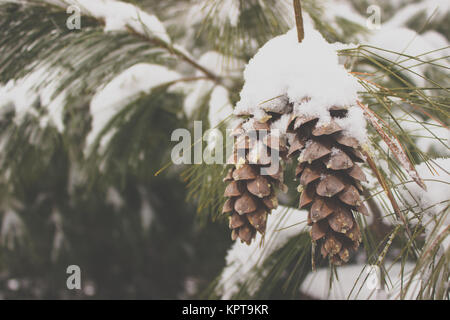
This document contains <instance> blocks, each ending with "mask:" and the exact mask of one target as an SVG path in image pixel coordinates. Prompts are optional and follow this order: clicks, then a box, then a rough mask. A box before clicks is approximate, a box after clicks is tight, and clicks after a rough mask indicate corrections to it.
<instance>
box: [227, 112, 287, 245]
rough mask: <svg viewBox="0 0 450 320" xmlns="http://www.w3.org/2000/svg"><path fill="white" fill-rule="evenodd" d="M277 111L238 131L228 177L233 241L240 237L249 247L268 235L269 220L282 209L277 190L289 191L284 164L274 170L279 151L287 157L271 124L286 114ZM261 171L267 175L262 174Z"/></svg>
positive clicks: (283, 145)
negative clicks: (275, 211)
mask: <svg viewBox="0 0 450 320" xmlns="http://www.w3.org/2000/svg"><path fill="white" fill-rule="evenodd" d="M277 111H278V113H277V112H268V113H267V117H266V119H267V118H268V120H266V119H265V120H266V121H257V120H254V119H253V118H249V119H248V120H246V121H245V122H243V123H241V124H240V125H239V126H238V127H237V128H236V129H235V130H234V135H235V136H236V140H235V144H234V150H233V154H232V156H231V158H230V159H229V160H228V162H227V163H228V164H234V167H233V168H232V169H230V170H229V171H228V173H227V175H226V177H225V178H224V181H226V182H228V186H227V187H226V189H225V194H224V195H225V197H227V198H228V199H227V200H226V202H225V204H224V206H223V210H222V213H223V214H229V227H230V229H232V233H231V238H232V239H233V240H236V239H237V238H240V239H241V242H245V243H246V244H250V243H251V242H252V240H253V239H254V238H255V236H256V232H259V233H261V234H262V235H264V233H265V231H266V223H267V217H268V215H269V214H270V212H271V211H272V210H273V209H275V208H276V207H277V206H278V200H277V195H276V190H277V189H282V190H284V189H285V188H286V186H285V185H284V184H283V171H282V168H281V163H280V162H279V164H278V167H277V168H275V166H274V167H271V164H272V161H273V159H272V154H274V150H275V149H276V150H277V152H276V153H275V154H274V155H276V154H277V153H278V154H279V157H280V158H282V157H285V156H286V154H287V147H286V144H285V142H284V140H282V139H280V138H279V136H276V135H275V134H274V132H271V130H270V129H271V124H272V123H274V122H275V121H277V120H279V118H280V117H281V112H284V110H277ZM242 156H243V157H242ZM277 161H280V159H277ZM261 168H266V170H267V172H263V173H265V174H262V172H261ZM269 168H271V169H269Z"/></svg>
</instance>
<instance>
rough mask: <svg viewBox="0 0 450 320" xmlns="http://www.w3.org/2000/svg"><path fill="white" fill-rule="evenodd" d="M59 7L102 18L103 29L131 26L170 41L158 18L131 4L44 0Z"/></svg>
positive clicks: (139, 32)
mask: <svg viewBox="0 0 450 320" xmlns="http://www.w3.org/2000/svg"><path fill="white" fill-rule="evenodd" d="M46 1H47V2H48V3H50V4H55V5H58V6H61V7H68V6H70V5H74V6H78V7H79V8H80V9H81V10H82V12H83V13H84V14H88V15H90V16H92V17H94V18H97V19H100V20H103V21H104V23H105V31H127V28H131V29H132V30H133V31H135V32H136V33H138V34H141V35H143V36H149V37H155V38H158V39H159V40H161V41H163V42H165V43H170V42H171V40H170V37H169V35H168V34H167V32H166V29H165V28H164V25H163V24H162V23H161V21H159V19H158V18H157V17H156V16H155V15H152V14H149V13H147V12H145V11H143V10H141V9H139V8H138V7H136V6H135V5H133V4H130V3H126V2H122V1H116V0H46Z"/></svg>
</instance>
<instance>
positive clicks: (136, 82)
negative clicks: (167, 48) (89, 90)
mask: <svg viewBox="0 0 450 320" xmlns="http://www.w3.org/2000/svg"><path fill="white" fill-rule="evenodd" d="M179 78H180V75H179V74H178V73H177V72H175V71H172V70H169V69H167V68H166V67H163V66H160V65H154V64H147V63H139V64H136V65H134V66H132V67H130V68H128V69H127V70H125V71H123V72H122V73H121V74H119V75H118V76H117V77H115V78H114V79H113V80H111V81H110V82H109V83H108V84H107V85H106V86H105V87H104V88H102V89H101V90H99V91H98V92H97V93H96V94H95V95H94V97H93V98H92V100H91V104H90V111H91V115H92V128H91V131H90V132H89V135H88V137H87V141H86V143H87V148H88V151H89V149H90V147H91V146H92V144H93V142H94V141H95V140H96V139H97V137H98V135H99V134H100V132H101V131H102V130H103V128H104V127H105V125H107V124H108V122H109V121H110V120H111V119H112V118H113V117H114V116H115V115H116V114H117V113H118V112H120V111H121V110H122V109H123V108H124V107H125V106H126V105H127V103H129V102H131V101H132V100H133V99H135V98H136V96H137V95H139V94H142V93H147V94H148V93H150V91H151V90H152V89H153V88H154V87H156V86H159V85H162V84H164V83H169V82H171V81H174V80H177V79H179Z"/></svg>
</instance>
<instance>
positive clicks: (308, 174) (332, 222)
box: [288, 107, 368, 265]
mask: <svg viewBox="0 0 450 320" xmlns="http://www.w3.org/2000/svg"><path fill="white" fill-rule="evenodd" d="M346 113H347V111H346V110H345V109H344V108H338V107H334V108H332V109H331V110H330V115H331V121H330V122H329V123H327V124H325V125H321V124H320V119H319V118H318V117H315V116H296V117H293V119H292V121H291V122H290V125H289V131H290V132H293V133H294V136H293V139H292V140H291V141H290V149H289V152H288V156H289V157H294V156H296V155H298V165H297V168H296V172H295V174H296V176H297V177H298V178H299V179H300V185H299V192H301V196H300V203H299V208H308V209H309V214H308V224H309V225H311V226H312V227H311V238H312V240H313V241H316V242H317V244H318V246H319V248H320V252H321V254H322V256H323V257H324V258H325V257H327V256H328V257H329V259H330V261H331V262H332V263H333V264H337V265H339V264H342V263H344V262H347V261H348V260H349V258H350V253H351V251H355V250H356V249H357V248H358V247H359V244H360V242H361V232H360V229H359V226H358V224H357V222H356V220H355V218H354V216H353V212H352V211H358V212H360V213H362V214H365V215H367V212H368V211H367V208H366V207H365V205H364V204H363V203H362V201H361V194H362V186H361V184H360V181H365V180H366V177H365V175H364V173H363V171H362V170H361V168H360V167H359V166H358V164H357V162H364V157H363V156H362V154H361V153H360V151H359V149H360V145H359V142H358V141H357V140H356V139H355V138H353V137H350V136H346V135H345V134H344V133H343V132H342V128H341V127H340V126H339V125H338V123H337V121H335V120H336V119H338V118H340V117H343V116H345V115H346Z"/></svg>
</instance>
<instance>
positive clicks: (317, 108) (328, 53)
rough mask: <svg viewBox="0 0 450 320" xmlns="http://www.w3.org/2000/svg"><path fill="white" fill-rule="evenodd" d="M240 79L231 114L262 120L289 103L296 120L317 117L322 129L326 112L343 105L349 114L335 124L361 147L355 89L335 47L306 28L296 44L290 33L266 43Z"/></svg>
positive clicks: (360, 117) (363, 134)
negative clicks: (242, 81) (238, 96)
mask: <svg viewBox="0 0 450 320" xmlns="http://www.w3.org/2000/svg"><path fill="white" fill-rule="evenodd" d="M244 79H245V84H244V87H243V89H242V91H241V93H240V96H241V100H240V101H239V102H238V103H237V105H236V108H235V114H236V115H246V114H248V115H253V117H254V118H255V119H256V120H261V119H264V117H265V116H266V113H265V112H264V110H267V111H270V110H271V109H272V108H277V106H280V105H283V104H286V102H289V103H291V104H292V105H293V107H294V113H295V114H296V115H311V116H313V115H314V116H318V118H319V119H320V122H322V123H324V124H325V123H326V122H328V121H330V120H331V118H330V113H329V108H330V107H332V106H345V107H347V108H348V113H347V115H346V117H344V118H342V119H339V120H338V122H339V123H338V124H339V125H340V126H341V127H342V128H343V129H344V133H346V134H347V135H349V136H352V137H354V138H356V139H357V140H358V141H359V142H360V143H363V142H365V140H366V127H365V126H366V122H365V119H364V115H363V112H362V110H361V109H360V108H359V107H358V106H357V105H356V100H357V91H358V89H360V86H359V84H358V82H357V80H356V78H355V77H353V76H352V75H350V74H349V73H348V71H347V70H346V69H345V68H344V66H342V65H340V64H339V61H338V55H337V52H336V45H334V44H330V43H328V42H327V41H326V40H325V39H324V38H323V37H322V35H321V34H320V33H319V32H318V31H316V30H314V29H313V28H312V27H311V26H310V25H309V24H306V25H305V38H304V40H303V41H302V42H301V43H298V40H297V31H296V30H295V29H292V30H290V31H289V32H288V33H286V34H284V35H281V36H278V37H275V38H273V39H272V40H270V41H268V42H267V43H266V44H265V45H264V46H263V47H261V48H260V49H259V51H258V52H257V54H256V55H255V56H254V57H253V58H252V59H251V60H250V62H249V63H248V65H247V66H246V68H245V72H244Z"/></svg>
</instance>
